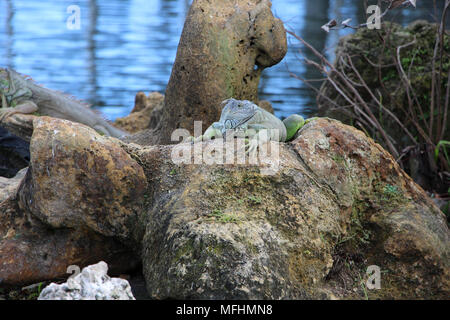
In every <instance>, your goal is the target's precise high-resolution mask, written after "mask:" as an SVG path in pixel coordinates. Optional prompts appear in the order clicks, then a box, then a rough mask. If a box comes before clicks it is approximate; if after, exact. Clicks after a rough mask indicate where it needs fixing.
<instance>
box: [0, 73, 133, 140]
mask: <svg viewBox="0 0 450 320" xmlns="http://www.w3.org/2000/svg"><path fill="white" fill-rule="evenodd" d="M0 96H1V105H0V123H1V122H2V121H3V120H4V119H5V118H7V117H9V116H10V115H12V114H14V113H24V114H31V113H34V112H38V113H39V114H40V115H46V116H50V117H55V118H61V119H66V120H70V121H74V122H79V123H82V124H85V125H87V126H89V127H91V128H93V129H95V130H97V131H99V132H100V133H102V134H105V135H108V136H113V137H121V136H124V135H127V134H128V133H126V132H124V131H122V130H120V129H117V128H115V127H113V126H112V125H111V124H109V123H108V122H107V121H106V120H105V119H103V118H102V117H101V116H100V115H98V114H97V113H95V111H94V110H92V109H90V108H89V107H88V106H86V105H85V104H83V103H81V102H79V101H77V100H75V99H73V98H71V97H69V96H67V95H65V94H63V93H60V92H57V91H53V90H50V89H46V88H43V87H41V86H39V85H37V84H36V83H34V81H32V80H28V79H26V77H25V76H22V75H20V74H19V73H17V72H15V71H14V70H11V69H3V68H0Z"/></svg>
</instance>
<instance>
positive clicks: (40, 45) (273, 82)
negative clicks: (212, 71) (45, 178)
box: [0, 0, 442, 120]
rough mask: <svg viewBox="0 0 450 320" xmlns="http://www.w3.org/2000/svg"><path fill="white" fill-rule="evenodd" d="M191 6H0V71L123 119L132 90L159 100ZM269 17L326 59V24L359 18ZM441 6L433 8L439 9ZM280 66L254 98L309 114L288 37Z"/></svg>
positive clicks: (343, 12)
mask: <svg viewBox="0 0 450 320" xmlns="http://www.w3.org/2000/svg"><path fill="white" fill-rule="evenodd" d="M190 3H191V1H189V0H128V1H127V0H121V1H119V0H115V1H114V0H112V1H111V0H109V1H106V0H80V1H75V0H67V1H65V0H46V1H45V0H43V1H35V0H0V66H9V67H12V68H14V69H16V70H18V71H19V72H22V73H25V74H28V75H31V76H32V77H33V79H35V80H36V81H37V82H38V83H41V84H44V85H45V86H47V87H49V88H52V89H57V90H61V91H64V92H67V93H70V94H72V95H74V96H77V97H78V98H80V99H83V100H86V101H88V102H90V103H91V104H92V105H93V106H94V107H95V108H98V109H99V110H100V111H101V112H102V113H103V114H104V115H105V116H106V117H107V118H109V119H111V120H114V119H115V118H117V117H121V116H124V115H127V114H128V113H129V112H130V110H131V108H132V106H133V103H134V96H135V94H136V92H137V91H145V92H151V91H159V92H161V93H164V90H165V87H166V85H167V82H168V80H169V76H170V72H171V68H172V64H173V62H174V60H175V54H176V49H177V45H178V41H179V37H180V35H181V31H182V28H183V23H184V19H185V16H186V13H187V10H188V8H189V5H190ZM272 3H273V5H272V8H273V12H274V14H275V16H277V17H278V18H280V19H282V20H283V21H284V23H285V26H286V28H287V29H290V30H292V31H294V32H295V33H297V34H299V35H300V36H302V37H303V38H305V39H306V40H307V41H309V42H310V43H312V44H313V45H314V46H315V47H316V48H317V49H319V50H322V51H326V52H327V53H328V54H329V55H330V56H332V54H333V52H332V50H331V49H329V48H333V46H334V45H335V44H336V41H337V39H338V38H339V36H342V35H344V34H347V33H349V32H352V31H351V30H342V31H339V32H331V33H330V34H327V33H325V32H323V31H322V30H321V29H320V26H322V25H323V24H325V23H326V22H327V21H329V20H330V19H331V18H338V19H340V20H344V19H346V18H352V19H353V22H354V23H357V22H358V23H359V22H361V21H362V18H363V17H364V15H363V14H364V9H363V5H362V1H351V0H348V1H346V0H336V1H329V0H314V1H311V0H273V1H272ZM432 3H433V1H431V0H426V1H418V4H419V7H418V9H416V10H413V9H407V10H402V11H398V15H397V17H396V20H397V21H398V22H400V23H403V24H407V23H409V22H411V21H412V20H415V19H417V18H426V19H428V20H433V17H432V13H433V9H432V7H433V5H432ZM439 3H442V1H438V4H439ZM70 5H78V6H79V7H80V8H81V27H80V29H79V30H69V29H68V28H67V26H66V21H67V18H68V17H69V16H70V14H69V13H67V8H68V7H69V6H70ZM288 41H289V51H288V54H287V56H286V57H285V58H284V60H283V61H282V62H281V63H280V64H278V65H277V66H274V67H272V68H269V69H266V70H265V71H264V73H263V78H262V81H261V84H260V96H261V98H262V99H267V100H270V101H271V102H272V103H273V105H274V108H275V111H276V114H277V115H278V116H281V117H283V116H287V115H289V114H292V113H300V114H303V115H305V116H308V115H310V114H311V113H312V112H314V106H315V94H314V92H312V91H311V90H310V89H308V88H307V87H306V86H305V85H304V84H303V83H302V82H300V81H299V80H297V79H294V78H292V77H290V73H294V74H297V75H300V76H301V77H303V78H306V79H313V78H318V77H319V75H317V74H316V73H315V72H314V70H313V69H312V68H310V67H305V65H304V64H302V63H301V61H300V59H301V58H300V55H299V52H298V51H299V49H300V47H299V45H298V42H297V41H296V40H295V39H292V37H289V40H288Z"/></svg>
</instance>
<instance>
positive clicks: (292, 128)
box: [283, 114, 305, 141]
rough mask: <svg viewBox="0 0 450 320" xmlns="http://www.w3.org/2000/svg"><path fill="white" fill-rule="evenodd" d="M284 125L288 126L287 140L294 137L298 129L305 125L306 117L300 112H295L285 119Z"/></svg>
mask: <svg viewBox="0 0 450 320" xmlns="http://www.w3.org/2000/svg"><path fill="white" fill-rule="evenodd" d="M283 123H284V126H285V127H286V141H289V140H291V139H292V138H294V136H295V134H296V133H297V131H298V130H299V129H300V128H301V127H303V126H304V124H305V119H303V117H302V116H300V115H298V114H293V115H290V116H289V117H287V118H286V119H284V120H283Z"/></svg>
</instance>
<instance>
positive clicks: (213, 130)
mask: <svg viewBox="0 0 450 320" xmlns="http://www.w3.org/2000/svg"><path fill="white" fill-rule="evenodd" d="M222 127H223V125H222V124H221V123H220V122H214V123H213V124H212V125H211V126H210V127H209V128H208V129H206V131H205V133H204V134H203V135H201V136H198V137H197V138H194V137H192V136H191V137H189V138H187V142H192V143H195V142H200V141H206V140H211V139H212V138H213V137H214V138H222Z"/></svg>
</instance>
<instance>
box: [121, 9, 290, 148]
mask: <svg viewBox="0 0 450 320" xmlns="http://www.w3.org/2000/svg"><path fill="white" fill-rule="evenodd" d="M270 7H271V3H270V1H268V0H250V1H242V0H232V1H221V0H212V1H211V0H194V1H193V3H192V5H191V8H190V10H189V13H188V15H187V18H186V21H185V24H184V28H183V33H182V35H181V39H180V43H179V45H178V51H177V56H176V60H175V64H174V66H173V69H172V74H171V76H170V80H169V84H168V86H167V89H166V94H165V101H164V108H163V110H162V115H161V120H160V121H159V125H158V126H156V130H150V131H147V132H146V133H140V134H138V135H136V136H134V137H133V136H132V137H128V138H126V141H134V142H138V143H140V144H143V145H152V144H168V143H173V142H171V139H170V138H171V134H172V132H173V131H174V130H175V129H177V128H185V129H188V130H190V131H191V132H193V125H194V121H203V128H207V127H208V126H209V125H211V123H213V122H214V121H216V120H217V119H219V117H220V113H221V111H222V110H221V109H220V103H221V102H222V101H223V100H225V99H228V98H231V97H233V98H236V99H241V100H242V99H247V100H250V101H255V102H257V101H258V84H259V79H260V76H261V72H262V71H263V70H264V69H265V68H267V67H270V66H272V65H274V64H276V63H278V62H279V61H281V59H282V58H283V57H284V55H285V54H286V51H287V41H286V32H285V29H284V26H283V23H282V22H281V20H279V19H276V18H274V16H273V14H272V11H271V9H270ZM152 128H155V127H152Z"/></svg>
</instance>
